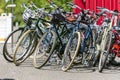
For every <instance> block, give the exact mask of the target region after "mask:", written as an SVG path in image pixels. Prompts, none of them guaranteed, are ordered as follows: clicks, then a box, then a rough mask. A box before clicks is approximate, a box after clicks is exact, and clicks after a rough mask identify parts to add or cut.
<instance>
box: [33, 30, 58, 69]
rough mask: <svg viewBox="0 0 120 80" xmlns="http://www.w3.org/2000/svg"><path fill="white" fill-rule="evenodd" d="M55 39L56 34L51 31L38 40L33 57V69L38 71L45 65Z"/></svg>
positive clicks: (53, 46) (52, 49)
mask: <svg viewBox="0 0 120 80" xmlns="http://www.w3.org/2000/svg"><path fill="white" fill-rule="evenodd" d="M56 37H57V35H56V33H55V32H54V31H52V30H51V31H50V32H47V33H45V34H44V35H43V37H42V38H41V39H40V41H39V42H38V44H37V47H36V49H35V52H34V55H33V57H34V58H33V65H34V67H35V68H38V69H40V68H42V67H43V66H44V65H45V64H46V63H47V61H48V60H49V58H50V56H51V55H52V53H53V51H54V48H55V42H56Z"/></svg>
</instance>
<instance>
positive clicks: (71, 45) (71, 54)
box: [62, 32, 81, 71]
mask: <svg viewBox="0 0 120 80" xmlns="http://www.w3.org/2000/svg"><path fill="white" fill-rule="evenodd" d="M80 42H81V41H80V33H79V32H75V33H74V35H73V37H71V38H70V39H69V41H68V43H67V45H66V48H65V51H64V54H63V58H62V70H63V71H67V70H68V69H70V67H71V65H72V64H73V62H74V59H75V57H76V56H77V54H78V51H79V47H80Z"/></svg>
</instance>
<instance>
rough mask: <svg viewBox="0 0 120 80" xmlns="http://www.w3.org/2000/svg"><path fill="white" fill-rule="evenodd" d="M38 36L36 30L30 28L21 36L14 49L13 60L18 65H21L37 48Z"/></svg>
mask: <svg viewBox="0 0 120 80" xmlns="http://www.w3.org/2000/svg"><path fill="white" fill-rule="evenodd" d="M36 37H37V36H36V34H34V30H28V31H26V32H25V33H24V34H23V35H22V36H21V38H20V39H19V41H18V43H17V44H16V47H15V50H14V58H13V61H14V63H15V65H16V66H18V65H20V64H21V63H22V62H24V61H25V60H26V59H27V58H28V57H29V56H30V55H31V54H32V53H31V50H33V48H35V47H34V46H35V44H36V43H35V42H36Z"/></svg>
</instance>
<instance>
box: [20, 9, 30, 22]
mask: <svg viewBox="0 0 120 80" xmlns="http://www.w3.org/2000/svg"><path fill="white" fill-rule="evenodd" d="M30 17H31V11H28V10H25V11H24V12H23V15H22V18H23V21H24V22H25V23H26V24H30V23H32V20H29V19H30Z"/></svg>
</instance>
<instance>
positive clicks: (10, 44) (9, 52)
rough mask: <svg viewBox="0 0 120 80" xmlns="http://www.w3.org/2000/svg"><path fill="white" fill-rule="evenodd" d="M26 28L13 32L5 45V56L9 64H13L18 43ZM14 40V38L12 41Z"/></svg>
mask: <svg viewBox="0 0 120 80" xmlns="http://www.w3.org/2000/svg"><path fill="white" fill-rule="evenodd" d="M23 30H24V28H18V29H16V30H15V31H13V32H12V33H11V34H9V36H8V37H7V39H6V40H5V43H4V45H3V56H4V58H5V59H6V60H7V61H8V62H13V51H14V49H15V46H16V43H17V42H18V40H19V38H20V36H21V34H22V32H23ZM12 38H14V39H13V40H12Z"/></svg>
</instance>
